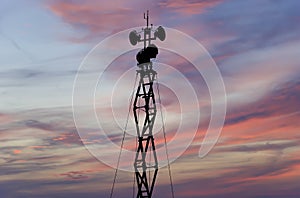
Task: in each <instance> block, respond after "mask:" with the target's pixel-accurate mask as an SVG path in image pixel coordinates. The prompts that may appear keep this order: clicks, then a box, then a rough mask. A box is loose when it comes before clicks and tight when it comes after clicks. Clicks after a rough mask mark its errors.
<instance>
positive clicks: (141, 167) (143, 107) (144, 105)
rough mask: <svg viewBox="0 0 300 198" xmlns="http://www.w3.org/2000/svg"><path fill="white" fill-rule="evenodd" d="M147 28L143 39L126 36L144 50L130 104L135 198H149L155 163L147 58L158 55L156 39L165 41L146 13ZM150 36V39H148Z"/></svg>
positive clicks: (152, 95) (151, 78)
mask: <svg viewBox="0 0 300 198" xmlns="http://www.w3.org/2000/svg"><path fill="white" fill-rule="evenodd" d="M144 19H146V21H147V26H146V27H145V28H143V38H141V35H139V34H138V33H137V32H136V31H132V32H131V33H130V34H129V39H130V43H131V44H132V45H136V44H137V43H138V42H143V43H144V48H143V49H141V50H140V51H139V52H138V54H137V55H136V60H137V62H138V63H137V67H138V70H137V75H138V79H139V84H138V87H137V90H136V93H135V99H134V102H133V113H134V120H135V126H136V132H137V137H138V138H137V150H136V156H135V161H134V170H135V180H136V184H137V195H136V197H137V198H145V197H147V198H151V197H152V193H153V189H154V185H155V181H156V177H157V173H158V161H157V156H156V151H155V141H154V137H153V127H154V123H155V118H156V113H157V109H156V102H155V93H154V89H153V82H154V81H155V79H156V77H157V72H156V71H155V70H154V69H153V63H152V62H151V58H155V57H156V56H157V54H158V48H157V47H156V46H155V45H154V44H152V43H151V41H152V40H156V38H159V39H160V40H161V41H163V40H164V39H165V37H166V34H165V31H164V29H163V28H162V27H161V26H159V27H158V28H157V29H156V30H155V31H153V26H152V24H151V26H150V27H149V12H148V11H147V15H146V14H144ZM152 32H154V37H152ZM147 159H152V160H153V163H147V161H148V160H147Z"/></svg>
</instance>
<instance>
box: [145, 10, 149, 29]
mask: <svg viewBox="0 0 300 198" xmlns="http://www.w3.org/2000/svg"><path fill="white" fill-rule="evenodd" d="M144 19H146V20H147V28H148V26H149V10H147V17H146V16H145V13H144Z"/></svg>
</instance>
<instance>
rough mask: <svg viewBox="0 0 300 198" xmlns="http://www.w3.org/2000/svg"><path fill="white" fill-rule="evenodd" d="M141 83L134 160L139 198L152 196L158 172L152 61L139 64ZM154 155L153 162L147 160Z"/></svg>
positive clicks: (134, 109) (137, 104) (137, 108)
mask: <svg viewBox="0 0 300 198" xmlns="http://www.w3.org/2000/svg"><path fill="white" fill-rule="evenodd" d="M138 67H139V69H138V70H137V74H138V76H139V85H138V88H137V91H136V94H135V99H134V104H133V112H134V119H135V124H136V131H137V135H138V140H137V143H138V144H137V150H136V156H135V161H134V168H135V177H136V182H137V188H138V191H137V196H136V197H137V198H143V197H148V198H151V196H152V192H153V188H154V184H155V180H156V176H157V172H158V162H157V156H156V151H155V144H154V138H153V126H154V121H155V117H156V112H157V110H156V104H155V95H154V91H153V81H154V80H155V78H156V74H157V73H156V71H154V70H153V69H152V62H148V63H143V64H140V65H138ZM152 157H153V162H152V164H150V163H147V161H148V160H149V159H150V160H151V158H152Z"/></svg>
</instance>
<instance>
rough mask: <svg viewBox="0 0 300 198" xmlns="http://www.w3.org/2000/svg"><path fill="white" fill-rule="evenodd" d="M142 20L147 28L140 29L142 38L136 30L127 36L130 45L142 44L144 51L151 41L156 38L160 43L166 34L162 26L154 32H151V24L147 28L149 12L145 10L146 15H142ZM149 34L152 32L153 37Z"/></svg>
mask: <svg viewBox="0 0 300 198" xmlns="http://www.w3.org/2000/svg"><path fill="white" fill-rule="evenodd" d="M144 19H145V20H146V24H147V26H146V27H145V28H143V29H142V31H143V32H144V35H143V38H142V35H141V34H140V33H138V32H137V31H136V30H133V31H131V32H130V34H129V41H130V43H131V44H132V45H136V44H137V43H139V42H144V49H146V47H147V46H149V45H150V44H151V41H152V40H156V38H158V39H159V40H161V41H164V40H165V39H166V32H165V29H164V28H163V27H162V26H158V28H157V29H156V30H153V24H151V26H150V27H149V10H147V14H146V13H144ZM151 32H154V34H153V37H152V35H151Z"/></svg>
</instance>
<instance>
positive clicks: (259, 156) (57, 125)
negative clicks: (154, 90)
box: [0, 0, 300, 198]
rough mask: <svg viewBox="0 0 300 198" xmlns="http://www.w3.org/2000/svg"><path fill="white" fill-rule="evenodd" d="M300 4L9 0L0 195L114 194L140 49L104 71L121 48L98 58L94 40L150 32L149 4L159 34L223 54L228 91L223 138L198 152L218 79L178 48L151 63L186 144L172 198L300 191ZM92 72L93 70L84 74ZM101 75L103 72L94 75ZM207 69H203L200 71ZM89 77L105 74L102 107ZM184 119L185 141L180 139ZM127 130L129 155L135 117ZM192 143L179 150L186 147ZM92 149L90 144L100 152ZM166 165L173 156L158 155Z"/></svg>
mask: <svg viewBox="0 0 300 198" xmlns="http://www.w3.org/2000/svg"><path fill="white" fill-rule="evenodd" d="M299 8H300V2H299V1H298V0H287V1H280V0H243V1H241V0H198V1H197V0H172V1H171V0H153V1H144V0H139V1H137V0H128V1H121V0H117V1H102V0H89V1H84V0H70V1H67V0H43V1H37V0H26V1H19V0H2V1H1V3H0V44H1V45H0V54H1V59H0V65H1V67H0V94H1V97H0V123H1V124H0V149H1V153H0V156H1V157H0V173H1V174H0V193H1V197H5V198H6V197H7V198H29V197H30V198H35V197H45V198H50V197H51V198H52V197H57V198H69V197H74V198H77V197H78V198H79V197H80V198H81V197H88V198H96V197H109V194H110V191H111V186H112V182H113V177H114V171H115V169H114V168H113V167H110V166H108V165H107V164H106V163H105V162H103V161H101V159H100V160H99V158H102V157H111V158H112V159H113V160H114V161H113V162H114V163H116V156H117V155H116V154H117V153H115V152H113V151H112V150H110V149H108V148H109V142H108V140H110V141H112V142H114V143H115V145H120V143H121V138H122V134H123V130H124V123H125V120H126V119H125V118H126V115H127V111H128V105H129V99H130V95H131V92H132V87H133V85H134V76H135V70H136V61H135V54H136V53H137V52H138V51H137V50H138V49H137V48H133V47H132V48H131V49H132V50H131V51H128V52H126V53H124V54H122V55H121V56H119V57H116V59H115V60H114V61H113V62H111V63H110V64H109V65H108V66H107V67H106V65H102V64H100V62H101V61H102V60H100V59H101V57H109V56H110V55H111V54H112V53H113V52H115V51H117V50H119V49H120V48H121V47H122V46H119V44H120V43H121V41H118V40H116V41H114V42H112V43H111V46H109V48H107V50H104V51H103V50H102V51H101V50H98V51H97V44H99V43H101V41H103V40H105V39H107V38H110V36H113V35H115V34H117V33H119V32H121V31H125V33H126V34H127V33H129V32H130V31H131V30H133V29H136V27H140V26H144V25H145V20H144V19H143V13H144V12H145V11H146V10H149V11H150V22H151V23H153V24H154V26H156V25H162V26H163V27H166V28H173V29H176V30H178V31H180V32H183V33H184V34H186V35H188V36H190V37H192V38H193V39H195V40H196V41H197V42H198V43H200V44H201V45H202V46H203V47H204V48H203V49H205V50H204V51H205V52H206V54H200V55H199V57H200V58H201V57H206V58H207V60H208V59H209V60H214V62H215V64H216V66H217V69H218V71H219V72H220V74H221V76H222V79H223V82H224V86H225V90H226V99H227V103H226V104H227V108H226V117H225V122H224V126H223V128H222V131H221V134H220V137H219V139H218V142H217V143H216V145H215V146H214V148H213V149H212V150H211V151H210V152H209V153H208V154H207V155H205V156H204V157H202V158H200V157H199V155H198V154H199V149H200V147H201V146H202V145H203V144H204V143H203V140H204V136H205V134H206V132H207V129H208V126H209V121H210V117H211V112H212V104H213V102H212V101H210V99H211V97H210V94H211V93H210V91H211V90H213V89H214V88H215V87H217V86H218V84H217V79H215V78H214V77H211V78H210V79H209V80H211V81H212V82H214V81H215V82H216V83H215V84H214V83H213V84H212V85H208V84H207V81H206V80H205V76H201V75H200V74H199V73H198V72H197V70H195V67H193V65H192V64H191V62H189V61H188V60H186V59H185V58H184V57H182V56H181V55H180V54H176V53H174V52H170V51H167V50H163V49H161V50H160V52H159V54H158V57H157V59H156V60H154V68H156V69H157V70H158V71H159V74H160V75H159V81H161V82H165V84H163V83H161V86H160V95H161V100H162V101H161V103H162V112H163V115H165V117H164V118H163V119H165V120H164V121H165V123H166V132H167V140H168V141H175V142H176V141H177V143H178V144H177V145H178V148H175V147H171V148H170V157H171V158H172V159H174V161H173V162H172V163H171V170H172V179H173V184H174V191H175V197H177V198H181V197H182V198H199V197H205V198H206V197H207V198H219V197H222V198H227V197H228V198H229V197H230V198H235V197H241V196H243V197H246V198H296V197H299V196H300V190H299V189H300V184H299V178H300V157H299V151H300V135H299V130H300V123H299V118H300V65H299V62H300V56H299V49H300V36H299V35H300V26H299V23H300V12H299ZM166 33H167V39H171V37H168V31H167V32H166ZM169 35H170V34H169ZM122 42H123V41H122ZM126 42H128V41H126ZM172 42H173V43H174V45H175V46H178V47H179V48H180V49H177V50H178V51H180V50H189V48H190V47H191V46H190V45H187V44H186V43H185V41H184V40H180V39H176V38H174V40H173V41H172ZM129 45H130V43H129V42H128V46H129ZM160 45H161V46H163V42H160V41H158V42H157V46H158V47H160ZM95 46H96V48H95ZM92 49H94V50H95V51H94V53H90V51H91V50H92ZM114 50H115V51H114ZM175 51H176V50H175ZM191 53H192V52H191ZM94 55H95V56H94ZM208 55H209V57H208ZM199 57H195V58H196V59H197V58H199ZM210 58H212V59H210ZM89 64H90V65H93V67H91V68H92V70H87V71H81V70H80V69H81V68H80V65H81V66H82V65H83V66H84V65H89ZM168 65H169V66H168ZM205 66H206V67H205ZM95 68H96V69H95ZM93 69H95V70H93ZM101 69H105V75H104V76H103V77H102V78H100V77H99V74H98V73H97V71H99V70H101ZM210 69H211V68H209V67H208V65H204V66H203V70H204V71H207V70H210ZM176 72H177V73H176ZM78 73H79V74H81V75H83V76H84V77H85V78H84V79H85V80H86V81H83V82H82V85H81V86H82V87H81V89H82V94H79V98H78V99H79V101H80V102H82V103H80V105H79V106H77V107H76V111H79V112H81V113H82V114H81V117H80V123H78V122H77V123H76V125H75V122H74V118H73V110H74V106H73V107H72V101H73V99H74V98H72V97H73V88H74V82H75V80H76V75H78ZM178 73H180V74H181V77H180V75H179V74H178ZM177 74H178V76H177ZM91 76H97V77H99V79H98V81H97V85H96V87H93V88H95V90H94V91H95V92H94V94H95V95H94V96H95V98H94V99H95V101H89V100H85V99H86V98H85V97H84V96H86V94H87V95H88V94H91V93H89V92H88V91H87V90H88V88H87V86H88V85H89V79H90V78H91ZM180 78H184V79H187V80H188V84H189V87H192V88H193V91H194V92H193V93H194V94H195V97H196V102H195V101H194V102H190V101H189V100H191V101H192V99H193V97H190V95H189V94H188V93H189V92H188V90H187V89H185V87H184V86H185V84H184V83H186V82H184V81H182V80H181V79H180ZM174 79H178V80H174ZM94 86H95V85H94ZM176 88H178V89H176ZM219 94H220V93H219ZM187 95H188V97H190V98H186V97H187ZM184 96H185V97H184ZM217 96H218V95H217ZM81 97H82V98H81ZM182 97H183V99H182ZM220 97H221V96H220ZM217 98H219V97H217ZM214 102H216V101H214ZM217 103H218V101H217ZM87 104H89V105H93V106H94V107H95V113H96V115H97V118H98V121H99V122H100V124H101V125H102V128H100V127H99V126H98V125H96V124H95V123H93V122H92V121H91V120H90V119H89V118H90V117H89V116H91V115H92V114H91V112H87V111H86V106H85V105H87ZM191 112H192V113H197V112H201V113H200V120H197V121H199V125H197V127H196V129H195V128H193V127H191V125H192V120H193V118H194V117H191V115H192V116H194V115H196V114H192V113H191ZM92 113H94V112H92ZM131 113H132V112H131ZM189 113H191V114H189ZM93 115H94V114H93ZM160 119H161V117H160V115H159V114H158V115H157V122H156V125H155V127H156V128H155V130H156V131H158V132H157V133H156V134H155V138H156V139H155V140H156V142H157V143H156V144H157V148H162V149H163V148H164V147H163V135H162V131H161V128H162V123H161V122H159V120H160ZM180 124H182V125H184V134H180V135H179V136H176V130H177V128H178V126H179V125H180ZM79 125H80V126H83V129H84V133H85V134H86V135H87V136H84V138H83V137H82V133H80V131H79V128H78V126H79ZM76 126H77V128H76ZM193 129H195V130H196V131H195V132H196V133H195V134H194V133H193ZM80 130H82V128H81V129H80ZM103 131H106V132H107V136H108V138H109V139H107V138H104V137H103ZM127 132H128V135H127V136H126V139H125V143H124V149H125V150H130V151H134V149H135V148H134V144H135V142H134V141H135V138H134V133H135V128H134V122H133V119H132V114H130V117H129V124H128V131H127ZM176 138H177V139H176ZM190 138H191V142H190V143H189V145H188V148H187V149H186V150H184V151H183V153H182V154H180V151H179V150H178V149H179V148H180V149H181V147H180V146H179V145H181V143H184V142H185V141H188V139H190ZM87 145H90V146H92V147H93V146H95V147H94V148H96V151H97V152H98V151H99V156H94V155H93V154H92V153H91V152H90V151H89V150H88V147H86V146H87ZM97 149H98V150H97ZM97 157H98V158H97ZM177 157H178V158H177ZM175 158H176V160H175ZM121 159H122V160H121V166H122V167H127V166H131V164H132V163H133V162H132V160H131V158H126V156H125V155H124V156H123V157H122V158H121ZM159 159H160V163H162V162H166V157H165V156H163V152H162V154H161V156H160V158H159ZM133 186H134V182H133V173H132V172H128V171H124V170H120V171H118V177H117V179H116V185H115V189H114V197H120V198H121V197H124V198H125V197H129V196H132V193H133ZM162 195H163V197H171V192H170V181H169V176H168V169H167V168H166V167H162V168H160V169H159V172H158V178H157V182H156V186H155V190H154V195H153V197H162Z"/></svg>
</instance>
